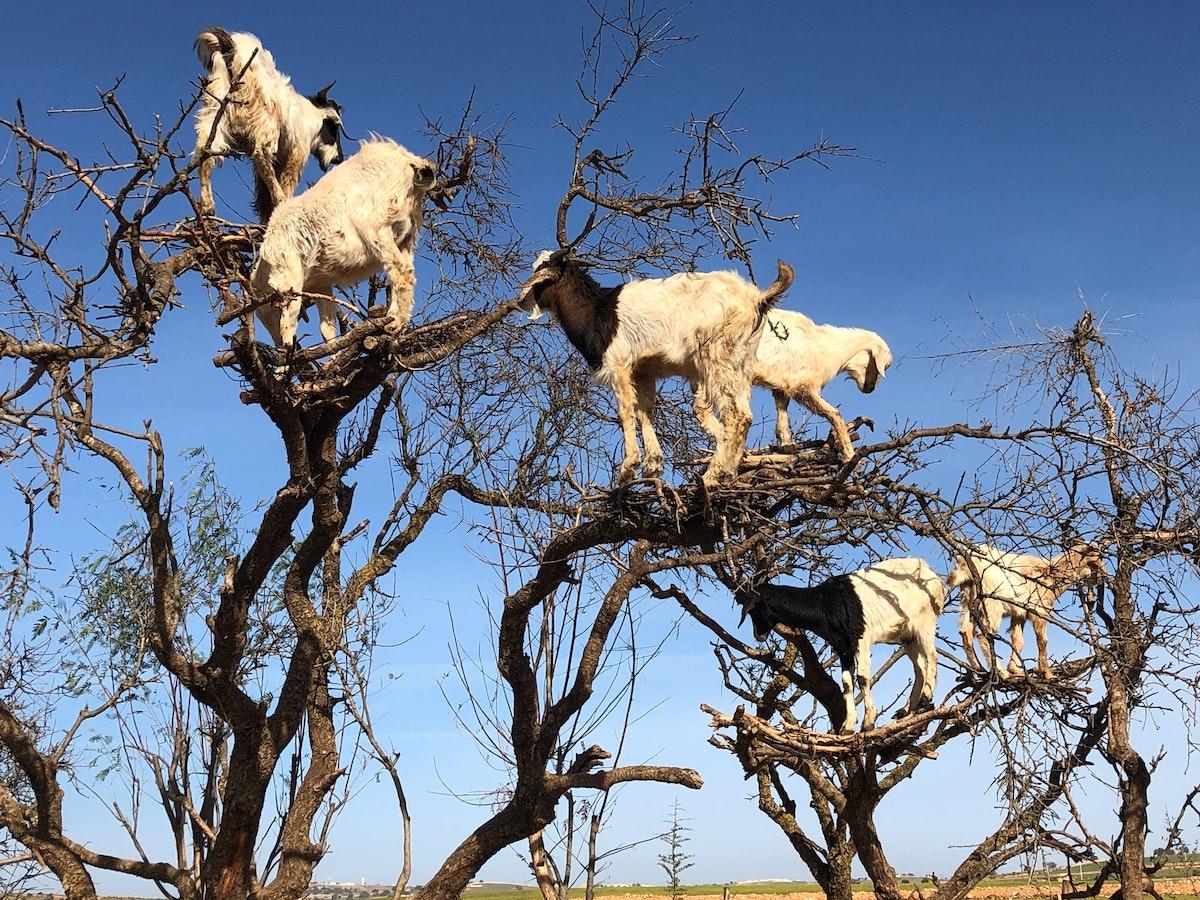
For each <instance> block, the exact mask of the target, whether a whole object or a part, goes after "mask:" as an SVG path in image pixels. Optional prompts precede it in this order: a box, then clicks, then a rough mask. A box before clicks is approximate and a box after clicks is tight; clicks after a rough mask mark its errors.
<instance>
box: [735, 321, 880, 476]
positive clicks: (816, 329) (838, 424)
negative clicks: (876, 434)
mask: <svg viewBox="0 0 1200 900" xmlns="http://www.w3.org/2000/svg"><path fill="white" fill-rule="evenodd" d="M891 364H892V351H891V350H890V349H889V348H888V345H887V342H886V341H884V339H883V338H881V337H880V336H879V335H877V334H876V333H875V332H873V331H867V330H866V329H865V328H841V327H838V326H835V325H818V324H816V323H815V322H813V320H812V319H810V318H809V317H808V316H806V315H803V314H801V313H798V312H792V311H790V310H783V309H777V310H774V311H772V312H771V313H770V314H769V315H768V316H767V327H766V328H764V329H763V331H762V337H761V338H760V339H759V342H758V354H757V359H756V360H755V364H754V383H755V384H756V385H760V386H762V387H769V388H770V389H771V394H772V396H774V398H775V439H776V441H778V443H780V444H781V445H787V444H790V443H791V442H792V433H791V427H790V424H789V422H788V401H789V400H796V401H797V402H799V403H800V404H802V405H803V406H805V407H807V408H808V409H809V410H810V411H812V412H814V413H816V414H817V415H819V416H821V417H822V418H824V419H826V420H828V422H829V424H830V425H831V426H832V427H833V436H834V440H835V441H836V442H837V447H838V452H839V453H841V455H842V458H843V459H844V460H848V459H850V457H851V456H853V455H854V447H853V445H852V444H851V443H850V432H849V430H848V429H847V428H846V423H845V421H844V420H843V419H842V416H841V413H839V412H838V410H837V407H836V406H834V405H833V404H831V403H829V402H828V401H826V400H825V399H824V398H823V397H822V396H821V390H822V388H824V387H825V386H826V385H827V384H829V382H831V381H833V379H834V378H836V377H837V376H838V375H840V374H843V373H844V374H846V375H849V376H850V377H851V378H852V379H853V380H854V383H855V384H856V385H857V386H858V389H859V390H860V391H862V392H863V393H864V394H869V393H871V391H873V390H875V385H876V384H877V383H878V381H879V379H881V378H883V376H884V373H885V372H886V371H887V368H888V366H890V365H891Z"/></svg>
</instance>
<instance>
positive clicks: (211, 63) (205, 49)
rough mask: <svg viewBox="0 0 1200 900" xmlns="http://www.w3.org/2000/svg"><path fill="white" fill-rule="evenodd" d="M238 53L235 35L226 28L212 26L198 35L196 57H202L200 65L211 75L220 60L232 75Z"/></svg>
mask: <svg viewBox="0 0 1200 900" xmlns="http://www.w3.org/2000/svg"><path fill="white" fill-rule="evenodd" d="M236 51H237V45H236V44H234V42H233V35H232V34H230V33H229V32H228V31H226V30H225V29H224V28H218V27H217V26H216V25H211V26H209V27H208V28H205V29H204V30H203V31H202V32H200V33H199V34H198V35H196V55H197V56H198V57H200V65H202V66H204V70H205V71H206V72H208V73H209V74H210V75H211V74H212V73H213V72H214V71H215V68H216V63H217V60H218V59H220V60H221V61H223V62H224V63H225V70H226V71H227V72H229V73H232V72H233V71H234V66H233V58H234V54H235V53H236ZM218 54H220V56H219V57H218Z"/></svg>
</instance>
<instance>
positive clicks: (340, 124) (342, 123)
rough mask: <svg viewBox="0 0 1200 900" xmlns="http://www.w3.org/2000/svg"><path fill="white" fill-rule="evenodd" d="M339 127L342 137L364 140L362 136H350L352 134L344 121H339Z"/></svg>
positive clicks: (350, 139) (351, 139) (349, 139)
mask: <svg viewBox="0 0 1200 900" xmlns="http://www.w3.org/2000/svg"><path fill="white" fill-rule="evenodd" d="M338 128H339V129H340V130H341V132H342V137H344V138H345V139H346V140H348V141H361V140H362V138H356V137H350V135H349V134H348V133H347V132H346V125H345V123H344V122H338Z"/></svg>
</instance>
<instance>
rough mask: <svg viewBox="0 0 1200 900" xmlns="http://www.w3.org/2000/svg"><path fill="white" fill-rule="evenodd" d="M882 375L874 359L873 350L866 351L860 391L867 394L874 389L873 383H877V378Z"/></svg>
mask: <svg viewBox="0 0 1200 900" xmlns="http://www.w3.org/2000/svg"><path fill="white" fill-rule="evenodd" d="M882 377H883V375H882V374H881V373H880V371H879V363H877V362H876V361H875V351H874V350H868V351H867V370H866V372H865V373H864V374H863V383H862V392H863V393H864V394H869V393H871V391H873V390H875V385H877V384H879V379H880V378H882Z"/></svg>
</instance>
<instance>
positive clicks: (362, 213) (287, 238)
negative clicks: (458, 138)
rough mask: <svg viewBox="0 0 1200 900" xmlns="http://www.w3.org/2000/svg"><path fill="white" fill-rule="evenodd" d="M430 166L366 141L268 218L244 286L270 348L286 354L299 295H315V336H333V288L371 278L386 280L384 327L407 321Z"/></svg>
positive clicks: (393, 146)
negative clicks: (269, 300)
mask: <svg viewBox="0 0 1200 900" xmlns="http://www.w3.org/2000/svg"><path fill="white" fill-rule="evenodd" d="M433 182H434V166H433V163H431V162H429V160H427V159H422V158H421V157H419V156H416V155H415V154H413V153H410V152H409V151H408V150H406V149H405V148H404V147H401V146H400V145H399V144H397V143H396V142H395V141H393V140H390V139H388V138H380V137H372V138H369V139H368V140H366V141H363V143H362V149H360V150H359V151H358V152H357V153H356V154H354V156H352V157H350V159H348V160H347V161H346V162H344V163H342V164H341V165H340V166H338V167H337V168H336V169H334V170H333V171H331V172H328V173H326V174H325V175H323V176H322V177H321V180H320V181H318V182H317V183H316V184H314V185H313V186H312V187H311V188H309V189H308V190H307V191H305V192H304V193H303V194H301V195H300V196H299V197H292V198H290V199H288V200H286V201H285V202H284V203H282V204H281V205H280V206H279V209H277V210H276V211H275V215H273V216H272V217H271V221H270V222H269V223H268V224H267V230H266V234H265V235H264V236H263V243H262V250H261V252H260V254H259V258H258V261H257V262H256V263H255V264H254V269H253V271H252V272H251V274H250V281H251V283H252V285H253V287H254V290H255V292H256V293H257V295H258V298H259V299H263V298H265V297H266V296H267V295H268V294H269V293H271V292H275V293H278V294H281V295H283V297H282V299H280V300H279V301H277V302H276V304H274V305H269V306H259V307H258V313H259V318H260V319H262V321H263V324H264V325H266V326H267V330H268V331H269V332H271V337H272V338H274V339H275V343H276V344H277V345H279V346H282V347H289V346H291V344H292V341H293V339H294V338H295V336H296V323H297V321H298V320H299V318H300V311H301V309H302V307H303V303H304V298H303V296H302V295H303V294H317V295H319V297H329V298H330V299H328V300H324V299H319V298H318V299H317V308H318V310H319V312H320V316H321V336H322V337H323V338H324V339H325V340H327V341H329V340H332V339H333V338H334V336H335V331H336V324H335V323H336V318H337V316H336V314H337V307H336V306H335V304H334V302H333V299H332V292H333V287H334V285H341V286H350V285H354V284H357V283H358V282H360V281H362V280H363V279H364V278H368V277H370V276H371V275H374V274H375V273H377V272H379V271H381V270H382V271H385V272H386V273H387V277H388V307H387V316H388V327H389V328H390V329H393V330H397V331H398V330H399V329H401V328H403V327H404V326H405V325H406V324H408V321H409V319H411V318H412V310H413V290H414V288H415V286H416V275H415V272H414V269H413V252H414V250H415V249H416V245H417V235H418V233H419V232H420V228H421V209H422V206H423V205H424V202H425V192H426V191H428V190H429V188H430V187H432V186H433Z"/></svg>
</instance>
